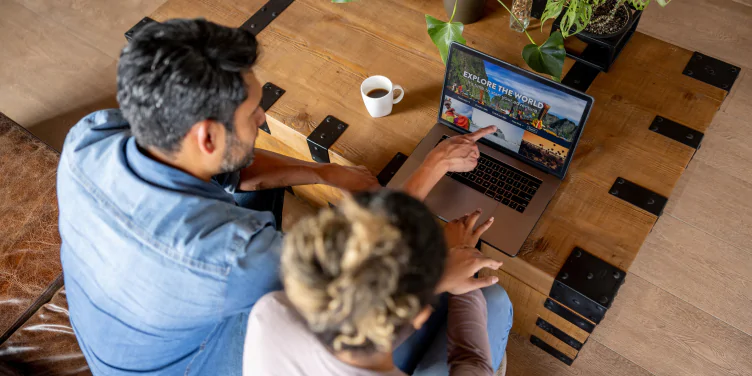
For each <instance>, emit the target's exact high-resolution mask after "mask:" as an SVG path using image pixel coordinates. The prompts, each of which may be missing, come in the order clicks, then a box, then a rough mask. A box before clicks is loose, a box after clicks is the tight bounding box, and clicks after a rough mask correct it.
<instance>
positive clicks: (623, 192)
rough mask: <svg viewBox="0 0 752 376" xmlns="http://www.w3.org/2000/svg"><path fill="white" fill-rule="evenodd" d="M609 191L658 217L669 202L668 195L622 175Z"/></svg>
mask: <svg viewBox="0 0 752 376" xmlns="http://www.w3.org/2000/svg"><path fill="white" fill-rule="evenodd" d="M608 193H610V194H611V195H612V196H616V197H618V198H620V199H622V200H624V201H626V202H628V203H630V204H632V205H634V206H636V207H638V208H640V209H642V210H645V211H646V212H648V213H651V214H653V215H656V216H658V217H660V216H661V214H663V208H664V207H665V206H666V202H668V199H667V198H666V197H663V196H661V195H659V194H657V193H655V192H653V191H651V190H649V189H647V188H645V187H642V186H640V185H637V184H635V183H632V182H631V181H629V180H627V179H624V178H622V177H618V178H616V181H615V182H614V185H612V186H611V189H609V190H608Z"/></svg>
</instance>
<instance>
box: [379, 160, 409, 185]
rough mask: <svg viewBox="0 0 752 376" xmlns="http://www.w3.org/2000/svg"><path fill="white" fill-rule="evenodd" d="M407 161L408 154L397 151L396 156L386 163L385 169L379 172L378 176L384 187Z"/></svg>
mask: <svg viewBox="0 0 752 376" xmlns="http://www.w3.org/2000/svg"><path fill="white" fill-rule="evenodd" d="M406 161H407V156H406V155H404V154H402V153H397V154H396V155H395V156H394V158H392V160H391V161H389V163H387V164H386V166H385V167H384V169H383V170H381V172H379V175H378V176H377V177H376V179H377V180H378V181H379V184H381V186H382V187H386V185H387V184H389V181H391V180H392V178H393V177H394V174H396V173H397V171H399V169H400V167H402V165H403V164H405V162H406Z"/></svg>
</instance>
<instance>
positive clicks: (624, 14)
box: [580, 0, 633, 38]
mask: <svg viewBox="0 0 752 376" xmlns="http://www.w3.org/2000/svg"><path fill="white" fill-rule="evenodd" d="M615 2H616V0H611V1H609V2H607V3H604V4H603V5H601V6H599V7H598V8H596V9H594V10H593V17H592V19H591V21H590V24H589V25H588V26H587V27H586V28H585V30H583V31H581V32H580V34H583V35H585V36H588V37H591V38H611V37H615V36H617V35H621V34H622V33H624V32H625V31H626V30H627V28H629V26H630V25H632V16H633V15H632V10H631V9H630V8H629V7H628V6H627V4H621V5H620V6H619V9H617V10H616V12H615V13H614V17H613V18H611V19H608V16H609V13H610V12H611V10H612V9H613V6H612V4H613V3H615ZM599 17H600V18H602V19H599Z"/></svg>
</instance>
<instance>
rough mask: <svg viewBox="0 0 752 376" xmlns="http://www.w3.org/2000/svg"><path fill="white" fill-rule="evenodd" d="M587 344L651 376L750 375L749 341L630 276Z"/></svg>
mask: <svg viewBox="0 0 752 376" xmlns="http://www.w3.org/2000/svg"><path fill="white" fill-rule="evenodd" d="M592 339H594V340H596V341H598V342H600V343H602V344H603V345H605V346H607V347H609V348H610V349H612V350H614V351H616V352H617V353H619V354H621V355H622V356H624V357H626V358H628V359H630V360H631V361H633V362H635V363H636V364H637V365H639V366H641V367H643V368H645V369H647V370H648V371H650V372H652V373H654V374H655V375H685V376H692V375H703V376H711V375H749V374H751V373H752V358H750V356H749V354H751V353H752V337H751V336H749V335H747V334H744V333H743V332H741V331H739V330H737V329H735V328H733V327H731V326H729V325H728V324H725V323H723V322H721V321H720V320H718V319H716V318H714V317H712V316H710V315H708V314H707V313H705V312H702V311H700V310H699V309H697V308H696V307H693V306H692V305H691V304H689V303H686V302H684V301H682V300H680V299H678V298H677V297H675V296H673V295H671V294H669V293H667V292H666V291H663V290H661V289H659V288H658V287H656V286H654V285H652V284H650V283H648V282H647V281H645V280H644V279H642V278H640V277H638V276H636V275H633V274H632V275H629V276H628V277H627V280H626V282H625V284H624V285H623V286H622V287H621V289H620V290H619V296H618V299H616V300H615V301H614V304H613V306H612V307H611V309H609V311H608V313H607V314H606V320H604V321H603V322H601V324H600V325H598V327H597V328H596V329H595V331H594V332H593V334H592V337H591V340H592ZM583 352H584V351H583Z"/></svg>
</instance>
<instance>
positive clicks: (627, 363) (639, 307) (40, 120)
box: [0, 0, 752, 375]
mask: <svg viewBox="0 0 752 376" xmlns="http://www.w3.org/2000/svg"><path fill="white" fill-rule="evenodd" d="M322 1H327V0H322ZM163 2H164V0H122V1H106V0H56V1H48V0H0V111H2V112H5V113H6V114H7V115H8V116H10V117H11V118H13V119H15V120H16V121H17V122H19V123H20V124H22V125H24V126H26V127H28V128H29V129H30V130H31V131H32V132H33V133H35V134H36V135H38V136H39V137H40V138H42V139H43V140H45V141H46V142H48V143H49V144H50V145H52V146H53V147H55V148H58V149H59V148H60V146H61V145H62V141H63V138H64V136H65V133H66V132H67V130H68V129H69V128H70V127H71V126H72V125H73V124H74V123H75V122H76V120H78V119H79V118H81V117H82V116H83V115H85V114H86V113H88V112H91V111H93V110H95V109H98V108H105V107H114V106H116V103H115V101H114V93H115V68H116V61H117V57H118V54H119V51H120V48H122V46H123V44H124V43H125V40H124V38H123V33H124V32H125V31H126V30H127V29H128V28H130V26H131V25H133V24H134V23H135V22H137V21H138V20H139V19H141V17H143V16H144V15H147V14H150V13H151V12H153V11H154V10H155V9H156V8H157V7H158V6H159V5H161V4H162V3H163ZM435 16H442V17H443V15H435ZM640 30H641V31H642V32H645V33H648V34H651V35H653V36H656V37H658V38H660V39H663V40H666V41H669V42H671V43H673V44H676V45H678V46H681V47H684V48H687V49H690V50H698V51H700V52H703V53H705V54H708V55H711V56H715V57H718V58H720V59H723V60H725V61H728V62H731V63H734V64H736V65H739V66H742V67H743V68H742V73H741V76H740V78H739V79H738V80H737V82H736V84H735V85H734V89H733V91H732V92H731V94H730V95H729V97H728V98H727V99H726V101H725V103H724V105H723V107H722V109H721V111H719V112H718V114H717V115H716V117H715V120H714V121H713V124H712V125H711V127H710V129H709V130H708V132H707V134H706V136H705V140H704V142H703V145H702V148H701V149H700V150H699V151H698V153H697V155H696V156H695V158H694V160H693V161H692V162H691V163H690V164H689V166H688V167H687V171H686V172H685V173H684V175H683V177H682V178H681V180H680V183H679V185H678V187H677V189H676V190H675V191H674V193H673V194H672V195H671V197H670V201H669V204H668V207H667V208H666V211H665V213H664V215H663V216H662V217H661V219H660V220H659V221H658V224H657V225H656V226H655V228H654V230H653V232H652V233H651V234H650V236H649V237H648V239H647V242H646V243H645V245H644V246H643V248H642V250H641V252H640V254H639V256H638V257H637V260H636V261H635V263H634V265H633V266H632V270H631V272H630V274H629V276H628V277H627V282H626V284H625V285H624V286H623V288H622V289H621V291H620V293H619V297H618V299H617V300H616V302H615V303H614V306H613V308H612V309H611V310H610V311H609V312H608V314H607V316H606V319H605V320H604V321H603V323H602V324H601V325H599V326H598V327H597V329H596V330H595V332H594V333H593V336H592V337H591V338H590V340H589V341H588V344H587V345H586V346H585V347H584V349H583V350H582V352H581V354H580V355H579V358H578V359H577V360H576V361H575V363H574V365H573V366H572V367H567V366H565V365H564V364H563V363H561V362H559V361H557V360H555V359H554V358H552V357H551V356H549V355H547V354H545V353H543V352H542V351H540V350H538V349H537V348H536V347H533V346H532V345H531V344H529V343H528V342H526V341H524V340H523V339H522V338H520V337H518V336H513V337H512V338H511V340H510V345H509V347H508V350H507V351H508V357H509V369H508V373H507V374H508V375H651V374H652V375H752V357H751V356H750V354H752V200H751V199H750V198H752V142H750V139H749V137H750V135H752V73H750V72H751V71H752V0H676V1H673V2H671V4H669V6H668V7H667V8H665V9H661V8H660V7H658V6H657V5H656V4H651V5H650V7H649V9H648V10H647V11H646V12H645V15H644V17H643V20H642V21H641V24H640ZM292 204H293V203H291V205H286V215H287V216H288V217H289V218H286V225H287V224H289V223H290V222H291V221H290V219H291V218H294V217H295V216H297V215H300V213H304V212H309V211H310V208H309V207H307V206H306V205H305V204H302V203H299V202H294V204H295V205H292Z"/></svg>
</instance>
